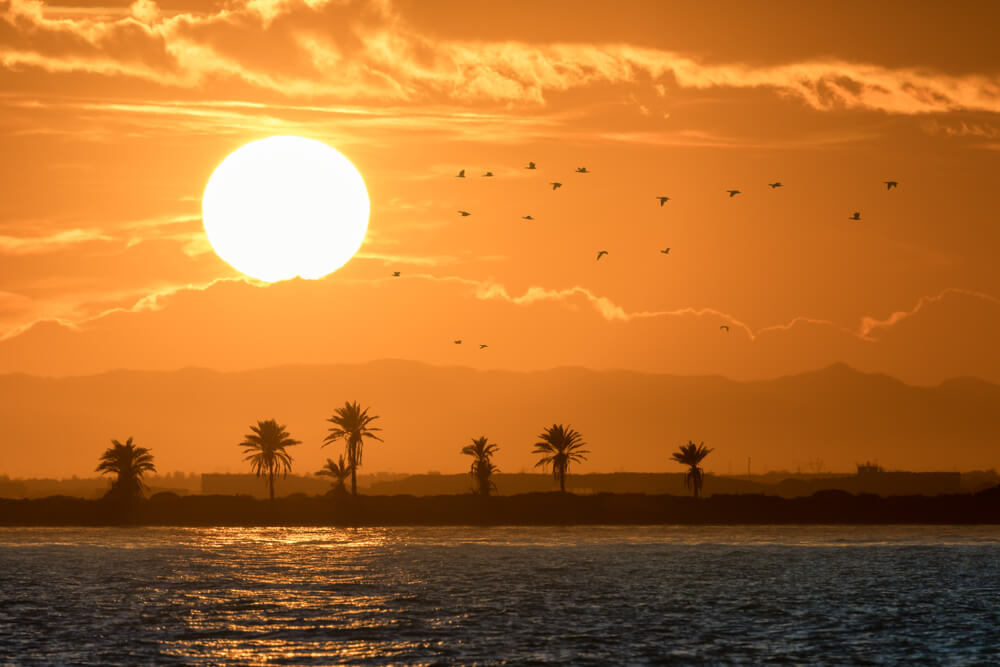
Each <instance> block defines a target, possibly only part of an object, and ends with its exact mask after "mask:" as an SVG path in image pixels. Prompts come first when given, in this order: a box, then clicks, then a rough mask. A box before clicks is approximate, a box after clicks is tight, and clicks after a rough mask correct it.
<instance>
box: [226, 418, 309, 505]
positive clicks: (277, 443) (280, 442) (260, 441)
mask: <svg viewBox="0 0 1000 667" xmlns="http://www.w3.org/2000/svg"><path fill="white" fill-rule="evenodd" d="M250 430H251V431H253V433H247V434H246V435H245V436H243V438H244V439H243V442H241V443H240V444H239V446H240V447H243V453H244V454H246V457H245V458H244V459H243V460H244V461H249V462H250V469H251V470H253V471H254V472H255V473H256V474H257V476H258V477H267V489H268V491H269V492H270V497H271V500H274V476H275V475H276V474H277V473H278V472H281V473H282V477H284V476H285V475H287V474H288V473H289V472H290V471H291V469H292V457H291V455H290V454H289V453H288V452H286V451H285V448H286V447H291V446H293V445H300V444H302V443H301V442H300V441H298V440H293V439H292V436H290V435H289V434H288V431H286V430H285V426H284V425H283V424H279V423H278V422H276V421H275V420H273V419H268V420H267V421H260V420H257V425H256V426H251V427H250Z"/></svg>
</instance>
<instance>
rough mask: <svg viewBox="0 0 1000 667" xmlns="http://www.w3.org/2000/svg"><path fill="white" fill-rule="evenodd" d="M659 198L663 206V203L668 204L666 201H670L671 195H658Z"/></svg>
mask: <svg viewBox="0 0 1000 667" xmlns="http://www.w3.org/2000/svg"><path fill="white" fill-rule="evenodd" d="M657 199H659V200H660V206H663V205H664V204H666V203H667V202H668V201H670V197H657Z"/></svg>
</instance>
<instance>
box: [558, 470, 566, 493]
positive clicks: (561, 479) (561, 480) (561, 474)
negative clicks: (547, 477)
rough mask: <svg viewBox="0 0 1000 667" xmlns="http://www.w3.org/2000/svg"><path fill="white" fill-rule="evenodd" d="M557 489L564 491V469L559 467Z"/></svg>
mask: <svg viewBox="0 0 1000 667" xmlns="http://www.w3.org/2000/svg"><path fill="white" fill-rule="evenodd" d="M559 491H560V492H562V493H566V469H565V468H559Z"/></svg>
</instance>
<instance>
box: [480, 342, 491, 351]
mask: <svg viewBox="0 0 1000 667" xmlns="http://www.w3.org/2000/svg"><path fill="white" fill-rule="evenodd" d="M488 347H489V345H487V344H486V343H480V344H479V349H480V350H485V349H486V348H488Z"/></svg>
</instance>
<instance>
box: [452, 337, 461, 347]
mask: <svg viewBox="0 0 1000 667" xmlns="http://www.w3.org/2000/svg"><path fill="white" fill-rule="evenodd" d="M454 343H455V345H461V344H462V339H461V338H459V339H458V340H456V341H454Z"/></svg>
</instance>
